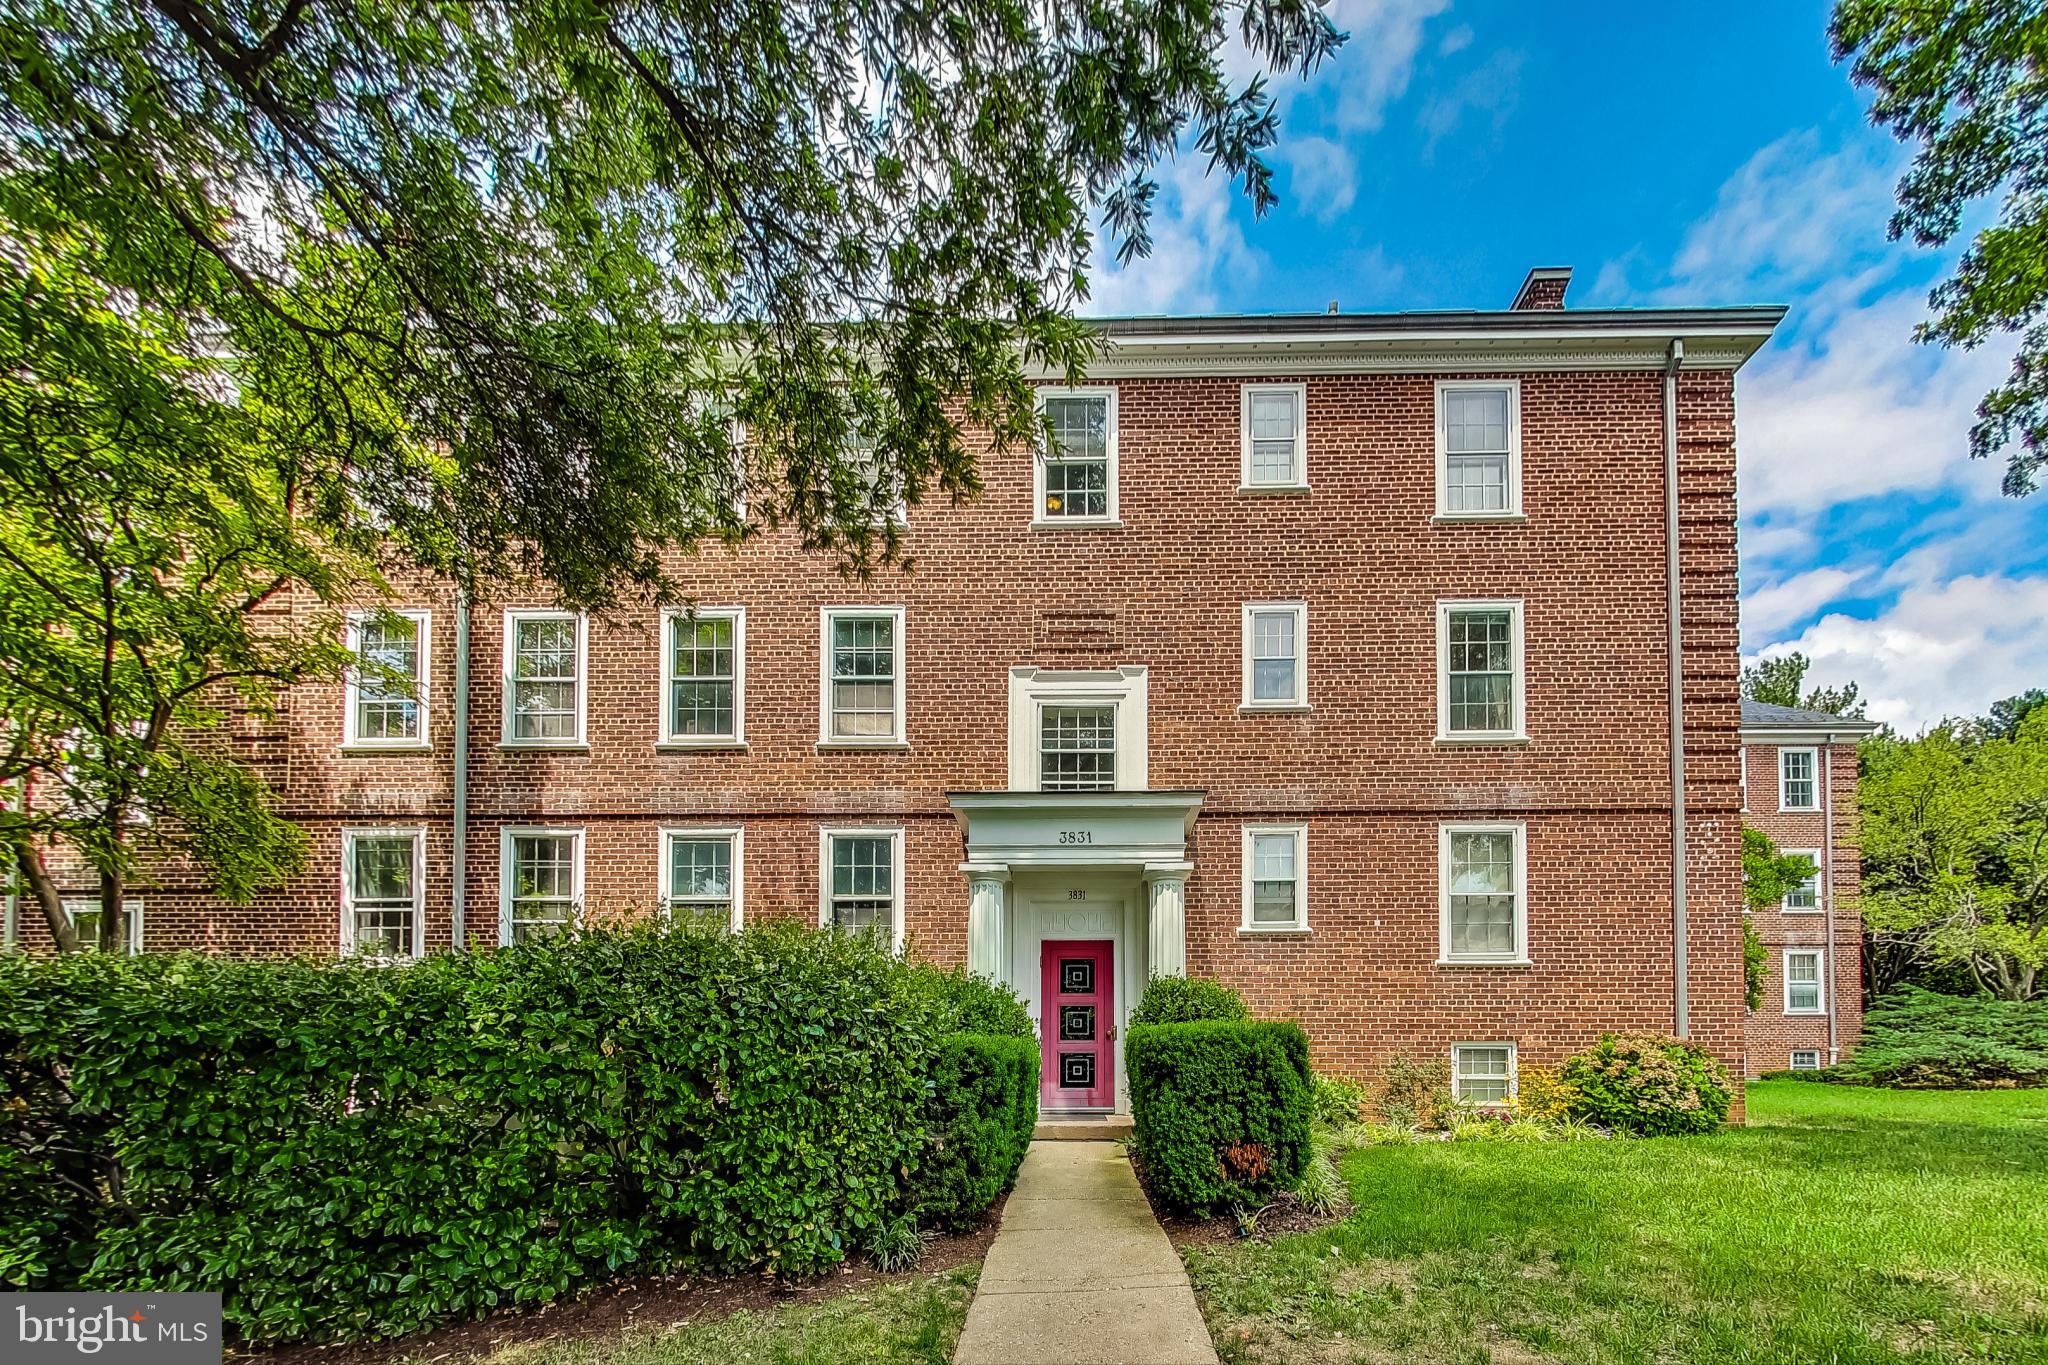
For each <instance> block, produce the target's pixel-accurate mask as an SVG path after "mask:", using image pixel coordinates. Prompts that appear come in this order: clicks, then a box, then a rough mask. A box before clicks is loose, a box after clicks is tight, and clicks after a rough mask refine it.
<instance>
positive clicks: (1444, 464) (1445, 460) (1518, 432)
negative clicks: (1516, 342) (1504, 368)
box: [1436, 379, 1524, 521]
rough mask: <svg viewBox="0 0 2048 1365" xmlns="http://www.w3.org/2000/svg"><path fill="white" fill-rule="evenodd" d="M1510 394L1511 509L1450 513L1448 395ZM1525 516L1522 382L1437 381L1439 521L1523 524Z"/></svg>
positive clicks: (1509, 497)
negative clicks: (1498, 391)
mask: <svg viewBox="0 0 2048 1365" xmlns="http://www.w3.org/2000/svg"><path fill="white" fill-rule="evenodd" d="M1502 389H1504V390H1506V391H1507V395H1508V451H1507V455H1508V468H1507V506H1506V507H1504V508H1500V509H1493V508H1488V509H1485V510H1481V511H1465V512H1454V511H1452V510H1451V509H1450V501H1451V497H1450V468H1451V465H1450V454H1451V450H1450V446H1451V441H1450V425H1449V420H1450V419H1449V405H1448V404H1446V403H1445V401H1444V398H1445V395H1447V394H1451V393H1457V392H1467V393H1469V392H1473V391H1479V390H1502ZM1523 519H1524V517H1523V513H1522V381H1521V380H1519V379H1439V380H1437V381H1436V520H1438V521H1521V520H1523Z"/></svg>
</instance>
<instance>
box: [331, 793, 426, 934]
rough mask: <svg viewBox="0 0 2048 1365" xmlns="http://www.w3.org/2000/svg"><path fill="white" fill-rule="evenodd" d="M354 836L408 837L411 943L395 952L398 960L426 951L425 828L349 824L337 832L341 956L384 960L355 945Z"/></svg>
mask: <svg viewBox="0 0 2048 1365" xmlns="http://www.w3.org/2000/svg"><path fill="white" fill-rule="evenodd" d="M358 839H410V840H412V885H413V908H412V943H411V944H410V945H409V946H408V947H407V949H406V950H405V951H404V952H402V953H400V954H398V960H405V959H409V958H416V957H419V956H420V955H421V954H422V953H424V952H425V951H426V937H427V830H426V826H424V825H379V826H363V827H360V828H358V827H356V826H353V825H352V826H349V827H348V828H345V829H343V830H342V831H341V955H342V956H343V957H365V958H366V959H367V960H368V961H372V962H376V961H388V960H391V959H386V958H382V957H379V956H377V955H374V954H364V953H361V952H360V951H358V949H357V947H356V903H355V878H354V875H353V873H354V868H355V842H356V840H358Z"/></svg>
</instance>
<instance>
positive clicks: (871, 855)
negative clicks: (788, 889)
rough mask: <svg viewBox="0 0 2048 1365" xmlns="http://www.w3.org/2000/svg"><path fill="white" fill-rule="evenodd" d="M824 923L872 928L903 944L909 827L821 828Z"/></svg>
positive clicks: (853, 929)
mask: <svg viewBox="0 0 2048 1365" xmlns="http://www.w3.org/2000/svg"><path fill="white" fill-rule="evenodd" d="M818 868H819V873H820V876H819V882H820V885H819V888H818V889H819V897H818V923H819V924H820V925H822V926H823V927H825V928H827V929H838V930H841V931H843V932H846V933H859V934H865V933H872V934H874V935H876V936H877V937H878V938H880V939H881V940H882V941H883V942H886V943H887V944H888V945H889V947H890V949H891V950H892V951H901V950H902V947H903V831H902V830H901V829H876V828H867V827H855V828H843V829H832V828H827V829H823V830H820V831H819V832H818Z"/></svg>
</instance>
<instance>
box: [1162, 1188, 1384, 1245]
mask: <svg viewBox="0 0 2048 1365" xmlns="http://www.w3.org/2000/svg"><path fill="white" fill-rule="evenodd" d="M1350 1211H1351V1206H1350V1204H1349V1203H1348V1202H1347V1203H1345V1204H1344V1205H1343V1206H1342V1207H1341V1208H1332V1209H1328V1210H1326V1211H1324V1212H1320V1213H1318V1212H1317V1211H1316V1210H1315V1209H1312V1208H1310V1207H1309V1206H1308V1205H1307V1204H1304V1203H1302V1202H1301V1200H1299V1199H1297V1198H1295V1197H1294V1196H1293V1195H1291V1194H1283V1195H1279V1196H1277V1197H1276V1198H1275V1199H1274V1200H1273V1202H1272V1203H1270V1204H1266V1205H1263V1206H1262V1207H1259V1208H1256V1209H1242V1210H1232V1211H1228V1212H1224V1213H1218V1214H1212V1215H1209V1216H1207V1217H1204V1216H1203V1215H1201V1214H1186V1213H1175V1212H1174V1211H1173V1210H1171V1209H1167V1208H1162V1207H1161V1206H1160V1204H1159V1202H1158V1201H1157V1200H1154V1201H1153V1204H1152V1212H1153V1214H1154V1215H1155V1216H1156V1217H1157V1218H1158V1219H1159V1226H1160V1227H1162V1228H1164V1229H1166V1237H1167V1240H1168V1241H1170V1242H1172V1243H1173V1244H1174V1246H1176V1247H1182V1248H1185V1247H1207V1246H1218V1245H1222V1244H1225V1243H1230V1242H1242V1241H1245V1240H1247V1239H1249V1238H1261V1239H1265V1240H1271V1239H1272V1238H1275V1237H1281V1236H1285V1235H1286V1234H1288V1233H1294V1232H1313V1231H1314V1230H1315V1229H1317V1228H1320V1227H1327V1226H1329V1225H1330V1224H1332V1223H1334V1222H1336V1221H1338V1220H1339V1219H1341V1218H1342V1217H1344V1215H1345V1214H1347V1213H1349V1212H1350Z"/></svg>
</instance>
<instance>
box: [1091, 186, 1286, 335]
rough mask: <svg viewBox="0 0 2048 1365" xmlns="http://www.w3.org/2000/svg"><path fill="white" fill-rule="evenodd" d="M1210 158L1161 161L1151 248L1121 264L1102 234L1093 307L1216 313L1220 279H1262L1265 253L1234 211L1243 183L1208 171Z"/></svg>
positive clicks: (1105, 312)
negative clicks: (1248, 235)
mask: <svg viewBox="0 0 2048 1365" xmlns="http://www.w3.org/2000/svg"><path fill="white" fill-rule="evenodd" d="M1206 164H1207V163H1206V160H1205V159H1203V158H1200V157H1192V156H1187V157H1181V158H1179V159H1178V160H1175V161H1173V162H1170V163H1168V164H1167V165H1166V166H1165V167H1163V168H1162V171H1161V174H1160V176H1159V196H1158V198H1157V200H1156V201H1155V202H1154V205H1153V214H1152V252H1151V254H1150V255H1147V256H1140V257H1138V258H1137V259H1136V260H1133V261H1132V262H1131V263H1130V265H1128V266H1124V267H1119V266H1118V265H1117V264H1116V260H1115V256H1114V253H1113V252H1112V251H1111V250H1108V249H1106V248H1107V246H1108V243H1107V239H1106V238H1103V237H1101V236H1100V235H1099V234H1098V238H1097V242H1096V250H1095V262H1096V265H1095V269H1094V270H1093V271H1092V272H1091V276H1090V279H1089V286H1090V291H1091V292H1090V297H1089V300H1088V311H1089V312H1091V313H1094V314H1096V315H1098V316H1112V317H1113V316H1119V315H1128V314H1144V313H1205V312H1214V311H1215V309H1216V306H1217V300H1218V299H1219V297H1220V292H1219V289H1218V280H1219V278H1220V277H1221V276H1222V275H1223V274H1224V273H1225V272H1228V273H1229V274H1230V275H1231V277H1232V280H1233V283H1238V284H1241V283H1244V282H1246V281H1250V280H1256V279H1257V278H1258V276H1259V275H1260V274H1261V273H1262V272H1263V270H1264V268H1265V265H1266V255H1265V253H1264V252H1262V251H1260V250H1258V249H1257V248H1256V247H1254V246H1252V245H1251V243H1250V242H1249V241H1247V240H1246V238H1245V234H1244V229H1243V228H1242V227H1240V226H1239V224H1238V220H1237V219H1236V218H1234V217H1233V216H1232V215H1233V212H1234V210H1235V207H1236V205H1235V202H1234V201H1235V199H1236V196H1237V193H1238V191H1237V187H1236V185H1235V184H1234V183H1233V182H1231V181H1228V180H1225V179H1223V178H1222V177H1220V176H1213V175H1205V174H1203V169H1204V166H1205V165H1206Z"/></svg>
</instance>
